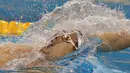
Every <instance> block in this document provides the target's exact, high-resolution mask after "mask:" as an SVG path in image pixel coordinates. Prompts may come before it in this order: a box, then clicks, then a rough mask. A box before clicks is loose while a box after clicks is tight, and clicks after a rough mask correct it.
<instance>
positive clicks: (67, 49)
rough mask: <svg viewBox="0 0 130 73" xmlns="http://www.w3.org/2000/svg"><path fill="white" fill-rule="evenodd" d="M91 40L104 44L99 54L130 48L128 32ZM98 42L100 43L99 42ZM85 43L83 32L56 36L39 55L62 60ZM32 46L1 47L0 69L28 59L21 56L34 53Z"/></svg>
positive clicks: (100, 47)
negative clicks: (6, 64) (43, 54)
mask: <svg viewBox="0 0 130 73" xmlns="http://www.w3.org/2000/svg"><path fill="white" fill-rule="evenodd" d="M90 38H98V39H100V40H102V41H103V42H102V43H101V45H99V46H97V51H98V52H113V51H120V50H123V49H125V48H127V47H129V46H130V35H129V34H128V33H127V32H120V33H114V32H105V33H103V34H100V35H93V36H90ZM97 42H98V41H97ZM82 43H84V40H83V39H82V33H81V32H77V31H76V32H71V33H65V34H63V35H59V36H58V35H55V38H54V39H52V40H51V43H50V44H49V45H47V46H43V48H41V50H40V51H39V53H45V54H46V55H47V57H54V58H60V57H62V56H64V55H66V54H68V53H71V52H73V51H75V50H76V49H78V47H80V45H81V44H82ZM11 46H15V49H13V52H14V53H13V54H11ZM32 48H33V47H32V46H29V45H23V44H13V43H10V44H6V45H0V67H3V65H4V64H5V63H8V62H9V61H11V60H13V59H15V58H22V57H26V55H24V56H23V55H21V53H22V54H24V53H30V52H32ZM41 63H42V60H41V59H37V60H36V61H34V62H32V63H30V64H28V65H27V66H28V67H32V66H37V65H40V64H41Z"/></svg>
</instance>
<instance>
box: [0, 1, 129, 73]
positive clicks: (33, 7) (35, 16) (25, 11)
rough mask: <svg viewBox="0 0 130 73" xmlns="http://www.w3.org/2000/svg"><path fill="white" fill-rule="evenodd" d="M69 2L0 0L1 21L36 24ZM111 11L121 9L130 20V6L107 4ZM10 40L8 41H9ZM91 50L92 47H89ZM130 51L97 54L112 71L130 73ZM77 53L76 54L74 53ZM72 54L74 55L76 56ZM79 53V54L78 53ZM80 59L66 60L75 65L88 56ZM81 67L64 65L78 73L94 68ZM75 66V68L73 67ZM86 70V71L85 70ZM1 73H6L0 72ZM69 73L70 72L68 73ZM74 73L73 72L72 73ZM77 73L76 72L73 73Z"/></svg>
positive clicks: (14, 40) (85, 65)
mask: <svg viewBox="0 0 130 73" xmlns="http://www.w3.org/2000/svg"><path fill="white" fill-rule="evenodd" d="M67 1H68V0H44V1H43V0H0V20H7V21H11V20H18V21H23V22H26V21H31V22H35V21H38V20H39V19H40V18H41V15H42V13H47V12H51V11H53V10H54V8H55V7H56V6H62V5H63V4H64V3H66V2H67ZM103 3H104V4H107V6H108V7H110V8H111V9H119V10H121V11H123V12H124V13H125V16H126V18H129V19H130V5H123V4H119V3H105V2H103ZM97 4H99V3H97ZM7 38H8V39H7ZM20 38H21V37H15V36H14V37H11V38H10V37H1V38H0V40H1V41H5V42H6V41H12V42H14V43H15V42H16V41H18V40H19V39H20ZM89 48H91V47H89ZM129 52H130V49H129V48H128V49H125V50H123V51H119V52H111V53H99V54H95V55H96V56H97V57H98V58H99V59H100V62H101V63H103V64H104V65H106V66H107V67H109V68H112V69H118V70H121V71H124V72H127V73H129V72H130V70H129V68H130V53H129ZM74 53H75V52H74ZM74 53H72V55H73V54H74ZM76 53H77V52H76ZM79 56H80V57H76V58H77V59H78V60H77V59H74V60H71V58H67V59H65V60H67V61H72V62H74V63H77V62H80V61H81V60H80V59H82V61H83V59H85V57H86V56H87V55H85V56H84V55H82V56H81V55H79ZM65 60H59V61H58V63H57V64H58V65H64V64H66V61H65ZM80 64H81V65H80V66H79V65H78V66H76V64H72V65H71V66H70V65H67V64H66V65H64V66H65V67H66V68H67V69H65V70H68V71H70V70H69V69H70V68H69V67H72V68H73V69H74V70H75V69H76V70H77V69H78V71H77V72H78V73H92V72H93V69H92V68H94V66H93V65H91V63H89V62H88V61H84V62H83V63H80ZM73 65H74V66H73ZM84 68H85V69H84ZM86 69H88V70H86ZM0 73H4V72H3V71H0ZM68 73H69V72H68ZM71 73H72V72H71ZM73 73H76V72H73Z"/></svg>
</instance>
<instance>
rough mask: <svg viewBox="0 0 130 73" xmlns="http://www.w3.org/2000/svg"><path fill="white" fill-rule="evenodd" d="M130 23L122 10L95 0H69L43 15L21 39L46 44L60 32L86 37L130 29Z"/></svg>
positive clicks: (41, 44) (40, 45)
mask: <svg viewBox="0 0 130 73" xmlns="http://www.w3.org/2000/svg"><path fill="white" fill-rule="evenodd" d="M48 24H49V26H48ZM50 25H51V26H50ZM128 26H130V20H128V19H126V18H125V17H124V14H123V13H122V12H121V11H116V10H111V9H110V8H107V7H103V6H99V5H96V3H95V1H94V0H70V1H68V2H67V3H65V4H64V5H63V6H61V7H57V8H55V10H54V11H52V12H50V13H47V14H43V16H42V18H41V19H40V20H39V21H37V22H35V23H34V24H32V25H31V26H30V28H29V29H28V30H27V31H26V32H25V33H24V34H23V39H22V40H24V41H23V42H28V41H31V42H33V43H35V44H36V45H37V46H39V47H43V46H44V45H46V43H47V41H48V40H49V39H50V38H51V37H52V36H53V35H54V34H55V33H57V32H58V31H63V30H65V31H74V30H79V31H81V32H82V34H83V35H84V38H87V37H88V36H90V35H93V34H96V33H103V32H108V31H112V32H118V31H120V30H121V29H128V31H130V29H129V28H128ZM25 40H28V41H25Z"/></svg>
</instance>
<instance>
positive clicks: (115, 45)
mask: <svg viewBox="0 0 130 73" xmlns="http://www.w3.org/2000/svg"><path fill="white" fill-rule="evenodd" d="M98 37H99V38H100V39H102V40H103V43H102V44H101V45H100V46H98V47H97V49H98V51H101V52H112V51H120V50H123V49H125V48H128V47H130V35H129V34H128V33H124V32H123V33H112V32H106V33H104V34H102V35H100V36H98Z"/></svg>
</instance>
